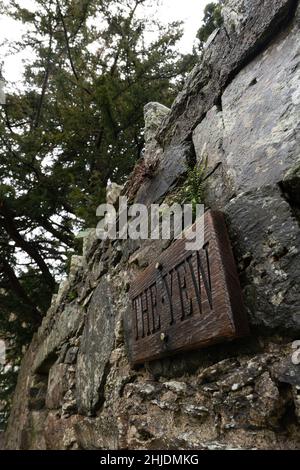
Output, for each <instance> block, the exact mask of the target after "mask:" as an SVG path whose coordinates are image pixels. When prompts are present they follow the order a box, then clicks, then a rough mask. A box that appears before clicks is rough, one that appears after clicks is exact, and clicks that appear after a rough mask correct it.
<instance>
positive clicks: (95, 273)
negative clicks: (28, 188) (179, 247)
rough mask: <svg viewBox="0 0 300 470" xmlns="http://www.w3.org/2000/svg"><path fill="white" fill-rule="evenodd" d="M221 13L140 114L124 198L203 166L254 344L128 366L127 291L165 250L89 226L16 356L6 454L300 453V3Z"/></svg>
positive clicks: (159, 193)
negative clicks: (196, 55) (188, 65)
mask: <svg viewBox="0 0 300 470" xmlns="http://www.w3.org/2000/svg"><path fill="white" fill-rule="evenodd" d="M223 16H224V25H223V26H222V27H221V28H220V29H218V30H216V31H215V32H214V33H213V35H212V36H211V37H210V38H209V40H208V43H207V44H206V47H205V50H204V53H203V57H202V58H201V60H200V61H199V64H198V65H197V66H196V67H195V69H194V70H193V72H192V73H191V75H190V77H189V78H188V80H187V82H186V84H185V86H184V89H183V91H182V92H181V93H180V94H179V96H178V98H177V99H176V100H175V102H174V104H173V106H172V108H171V110H168V109H166V108H165V107H163V106H161V105H159V104H157V103H151V104H149V105H147V106H146V109H145V120H146V132H145V136H146V147H145V154H144V157H143V159H142V160H141V161H139V162H138V164H137V166H136V168H135V170H134V172H133V174H132V175H131V177H130V178H129V180H128V182H127V183H126V185H125V188H124V194H127V195H128V196H129V198H130V200H131V201H135V202H143V203H146V204H150V203H153V202H162V201H163V200H165V199H166V198H168V197H170V194H172V192H173V191H174V189H176V185H178V184H179V182H180V184H182V181H183V180H184V178H185V174H186V172H187V166H191V165H193V164H195V163H196V164H197V165H202V167H203V166H204V168H205V175H204V182H205V203H206V206H207V207H211V208H218V209H220V210H222V211H223V212H224V214H225V216H226V221H227V225H228V229H229V233H230V237H231V241H232V246H233V248H234V254H235V257H236V261H237V265H238V269H239V275H240V282H241V286H242V290H243V295H244V301H245V306H246V310H247V315H248V319H249V323H250V327H251V335H250V336H249V337H248V338H244V339H240V340H238V341H234V342H232V343H226V344H221V345H218V346H214V347H210V348H206V349H203V350H200V351H196V352H193V353H186V354H181V355H178V356H174V357H172V358H168V359H164V360H158V361H154V362H151V363H148V364H145V365H144V366H141V367H139V368H136V369H133V368H131V367H130V365H129V363H128V360H127V354H126V346H125V342H124V328H123V318H124V316H125V315H129V314H130V310H129V300H128V289H129V286H130V283H131V282H132V281H133V280H134V278H135V276H136V275H137V274H138V273H139V272H140V271H141V270H142V269H144V268H145V267H146V266H148V264H149V263H150V262H152V261H153V260H154V259H155V257H156V256H158V255H159V254H160V253H161V252H162V251H163V250H165V249H166V248H167V245H168V242H166V241H147V242H140V241H130V240H128V241H123V242H120V241H114V242H112V243H110V242H102V241H99V240H97V239H96V237H95V232H94V231H93V230H91V231H90V233H89V235H88V236H87V237H86V238H85V240H84V249H83V255H82V256H76V257H73V260H72V266H71V270H70V274H69V277H68V279H67V280H66V281H64V282H63V283H62V284H61V286H60V289H59V292H58V294H57V295H56V296H54V298H53V302H52V305H51V307H50V309H49V311H48V314H47V316H46V317H45V319H44V321H43V324H42V326H41V327H40V329H39V331H38V332H37V334H36V335H35V337H34V339H33V341H32V344H31V346H30V348H29V350H28V351H27V353H26V354H25V357H24V360H23V364H22V367H21V372H20V375H19V380H18V385H17V389H16V393H15V397H14V404H13V409H12V413H11V416H10V421H9V425H8V429H7V432H6V447H7V448H10V449H45V448H47V449H122V448H130V449H158V448H159V449H223V448H225V449H228V448H242V449H246V448H275V449H287V448H299V446H300V427H299V424H300V366H297V365H293V364H292V362H291V353H292V348H291V343H292V341H293V340H294V339H299V338H300V289H299V277H300V276H299V275H300V226H299V225H300V211H299V209H300V196H299V194H300V191H299V190H300V152H299V148H300V146H299V144H300V142H299V141H300V132H299V131H300V130H299V126H300V93H299V90H300V87H299V85H300V7H299V5H298V2H297V1H295V0H265V1H263V2H262V1H261V0H238V1H237V0H228V1H225V5H224V8H223Z"/></svg>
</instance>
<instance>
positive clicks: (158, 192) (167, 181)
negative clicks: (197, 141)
mask: <svg viewBox="0 0 300 470" xmlns="http://www.w3.org/2000/svg"><path fill="white" fill-rule="evenodd" d="M193 156H194V149H193V145H192V143H191V142H185V143H183V144H181V145H177V146H171V147H168V149H166V151H165V152H164V153H163V155H162V156H161V158H160V159H159V161H158V166H157V169H156V171H155V174H154V175H153V176H152V177H151V178H149V179H146V180H145V181H144V183H143V184H142V186H141V187H140V189H139V190H138V192H137V194H136V197H135V202H136V203H140V204H146V205H147V206H148V205H150V204H153V203H155V202H158V201H159V200H160V199H161V198H162V197H163V196H164V195H165V194H166V193H167V192H168V191H169V189H170V188H171V187H172V185H174V184H175V182H176V181H177V180H178V178H179V177H180V176H181V175H183V174H184V173H186V172H187V168H188V163H189V161H190V160H191V159H193Z"/></svg>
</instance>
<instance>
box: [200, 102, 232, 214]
mask: <svg viewBox="0 0 300 470" xmlns="http://www.w3.org/2000/svg"><path fill="white" fill-rule="evenodd" d="M223 139H224V123H223V114H222V111H220V110H219V109H218V108H217V106H214V107H213V108H212V109H210V110H209V111H208V113H207V115H206V117H205V118H204V119H203V120H202V121H201V123H200V124H198V126H197V127H196V129H195V130H194V132H193V144H194V147H195V153H196V159H197V165H198V166H200V167H201V168H202V169H203V170H204V178H205V180H206V184H205V204H206V206H207V207H211V208H212V209H219V208H222V207H223V206H224V204H226V202H228V201H229V199H230V197H231V196H232V195H233V184H232V182H231V178H230V173H229V171H228V168H227V163H226V155H225V152H224V149H223Z"/></svg>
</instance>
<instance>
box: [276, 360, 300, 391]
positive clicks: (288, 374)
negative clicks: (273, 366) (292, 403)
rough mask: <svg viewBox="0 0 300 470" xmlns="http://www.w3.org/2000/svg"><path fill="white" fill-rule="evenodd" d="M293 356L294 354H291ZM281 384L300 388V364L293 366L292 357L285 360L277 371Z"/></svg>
mask: <svg viewBox="0 0 300 470" xmlns="http://www.w3.org/2000/svg"><path fill="white" fill-rule="evenodd" d="M291 356H292V354H291ZM276 375H277V378H278V380H279V382H283V383H288V384H290V385H293V386H300V364H293V363H292V357H289V358H287V359H285V360H284V361H283V362H282V363H281V364H280V366H279V367H278V369H277V371H276Z"/></svg>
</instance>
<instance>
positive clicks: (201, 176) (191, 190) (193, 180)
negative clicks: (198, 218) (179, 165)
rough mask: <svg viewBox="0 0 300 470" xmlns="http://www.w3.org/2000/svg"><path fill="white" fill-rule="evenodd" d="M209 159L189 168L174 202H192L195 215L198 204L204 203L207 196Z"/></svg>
mask: <svg viewBox="0 0 300 470" xmlns="http://www.w3.org/2000/svg"><path fill="white" fill-rule="evenodd" d="M206 166H207V161H206V160H205V161H204V162H203V163H202V164H200V165H199V164H196V165H195V166H194V167H193V168H189V169H188V172H187V176H186V179H185V181H184V183H183V185H182V186H181V187H180V188H179V189H178V190H177V192H176V194H175V198H174V199H175V200H174V202H177V203H179V204H192V206H193V215H194V216H195V215H196V205H197V204H203V203H204V198H205V172H206Z"/></svg>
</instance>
